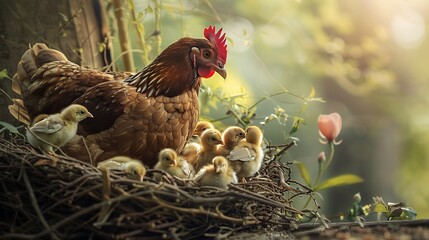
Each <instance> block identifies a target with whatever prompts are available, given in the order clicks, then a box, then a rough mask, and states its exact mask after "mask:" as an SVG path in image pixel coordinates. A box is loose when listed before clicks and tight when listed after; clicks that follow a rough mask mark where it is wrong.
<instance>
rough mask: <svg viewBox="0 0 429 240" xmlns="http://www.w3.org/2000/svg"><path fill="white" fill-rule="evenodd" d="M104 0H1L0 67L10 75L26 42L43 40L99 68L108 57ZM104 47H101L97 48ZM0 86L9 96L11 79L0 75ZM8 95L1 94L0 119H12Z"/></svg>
mask: <svg viewBox="0 0 429 240" xmlns="http://www.w3.org/2000/svg"><path fill="white" fill-rule="evenodd" d="M101 1H103V0H80V1H79V0H69V1H58V0H38V1H28V0H0V49H1V50H0V71H1V70H2V69H7V71H8V75H9V77H11V78H12V76H13V75H14V74H15V72H16V66H17V63H18V61H19V59H20V58H21V56H22V54H23V53H24V52H25V51H26V50H27V49H28V47H29V45H33V44H34V43H37V42H43V43H45V44H47V45H48V46H49V47H52V48H55V49H58V50H60V51H62V52H63V53H64V54H65V55H66V56H67V57H68V58H69V60H71V61H73V62H75V63H77V64H80V65H84V66H90V67H94V68H101V67H103V66H105V65H107V64H108V63H109V61H110V59H109V56H110V49H108V48H99V46H103V45H100V44H101V43H105V45H104V46H109V44H107V41H108V38H107V36H108V35H107V34H108V28H107V23H106V17H105V10H104V9H103V8H102V7H101V6H102V5H101ZM100 49H103V50H104V51H101V52H100V51H99V50H100ZM0 88H1V89H3V90H4V91H6V92H7V93H8V94H9V95H11V96H12V97H18V96H16V95H15V94H14V93H13V92H12V90H11V81H10V80H8V79H2V80H1V81H0ZM9 104H10V100H9V98H7V97H6V96H5V95H4V94H0V121H6V122H12V123H13V124H15V123H17V121H13V118H12V116H11V115H10V114H9V112H8V110H7V106H8V105H9Z"/></svg>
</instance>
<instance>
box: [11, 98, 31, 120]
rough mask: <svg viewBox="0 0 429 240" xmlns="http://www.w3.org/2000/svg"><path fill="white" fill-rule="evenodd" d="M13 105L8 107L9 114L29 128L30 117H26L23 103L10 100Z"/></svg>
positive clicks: (19, 100)
mask: <svg viewBox="0 0 429 240" xmlns="http://www.w3.org/2000/svg"><path fill="white" fill-rule="evenodd" d="M12 101H13V104H11V105H9V107H8V108H9V112H10V114H12V116H13V117H14V118H16V120H18V121H20V122H22V123H23V124H25V125H27V126H29V125H30V123H31V120H30V117H29V116H28V113H27V109H26V108H25V106H24V102H23V101H22V100H21V99H12Z"/></svg>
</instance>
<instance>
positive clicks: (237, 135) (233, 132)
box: [216, 126, 246, 157]
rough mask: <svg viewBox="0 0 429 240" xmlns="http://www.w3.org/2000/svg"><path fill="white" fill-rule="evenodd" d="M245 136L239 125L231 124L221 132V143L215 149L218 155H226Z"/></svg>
mask: <svg viewBox="0 0 429 240" xmlns="http://www.w3.org/2000/svg"><path fill="white" fill-rule="evenodd" d="M245 136H246V133H245V132H244V130H243V129H242V128H241V127H236V126H231V127H228V128H227V129H225V131H223V133H222V142H223V145H220V146H219V147H218V148H217V150H216V155H218V156H224V157H226V156H228V155H229V153H230V152H231V150H232V149H234V147H235V146H237V144H238V143H239V142H240V141H241V140H242V139H243V138H244V137H245Z"/></svg>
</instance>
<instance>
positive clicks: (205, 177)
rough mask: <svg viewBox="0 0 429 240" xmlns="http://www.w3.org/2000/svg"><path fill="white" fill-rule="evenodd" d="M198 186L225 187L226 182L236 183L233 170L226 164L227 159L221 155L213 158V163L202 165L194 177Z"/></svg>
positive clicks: (226, 186)
mask: <svg viewBox="0 0 429 240" xmlns="http://www.w3.org/2000/svg"><path fill="white" fill-rule="evenodd" d="M194 181H195V182H197V183H198V184H199V185H200V186H213V187H218V188H223V189H227V188H228V184H230V183H237V182H238V179H237V176H236V174H235V172H234V171H233V170H232V168H230V167H229V165H228V160H226V158H224V157H222V156H217V157H215V158H213V164H210V165H206V166H204V167H203V168H202V169H201V170H200V171H199V172H198V173H197V174H196V175H195V177H194Z"/></svg>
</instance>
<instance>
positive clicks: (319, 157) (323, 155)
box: [317, 151, 326, 163]
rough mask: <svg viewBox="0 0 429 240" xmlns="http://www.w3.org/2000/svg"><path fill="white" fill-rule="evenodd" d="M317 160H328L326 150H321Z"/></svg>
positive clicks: (320, 161)
mask: <svg viewBox="0 0 429 240" xmlns="http://www.w3.org/2000/svg"><path fill="white" fill-rule="evenodd" d="M317 161H319V163H322V162H324V161H326V155H325V152H324V151H321V152H320V153H319V156H318V157H317Z"/></svg>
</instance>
